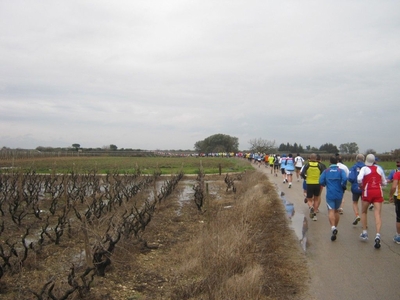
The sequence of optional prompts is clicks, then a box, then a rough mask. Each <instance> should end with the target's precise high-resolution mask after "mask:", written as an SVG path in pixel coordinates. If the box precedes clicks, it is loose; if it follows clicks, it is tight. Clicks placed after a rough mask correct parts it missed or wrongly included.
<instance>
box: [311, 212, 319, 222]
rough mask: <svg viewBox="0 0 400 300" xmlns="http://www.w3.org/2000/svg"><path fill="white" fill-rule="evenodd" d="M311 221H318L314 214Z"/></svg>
mask: <svg viewBox="0 0 400 300" xmlns="http://www.w3.org/2000/svg"><path fill="white" fill-rule="evenodd" d="M312 220H313V221H317V220H318V218H317V214H315V213H314V216H313V218H312Z"/></svg>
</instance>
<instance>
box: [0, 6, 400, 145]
mask: <svg viewBox="0 0 400 300" xmlns="http://www.w3.org/2000/svg"><path fill="white" fill-rule="evenodd" d="M399 14H400V3H397V2H396V1H361V0H359V1H351V2H348V1H335V2H331V1H301V2H299V1H284V2H272V1H264V2H260V1H246V2H243V1H181V0H179V1H178V0H176V1H160V0H158V1H116V2H109V1H85V2H82V1H67V2H54V1H41V2H40V3H33V2H31V1H19V0H16V1H2V2H1V3H0V36H1V38H0V66H1V68H0V107H1V110H0V126H1V128H2V129H3V130H2V133H0V146H7V147H20V148H35V147H37V146H54V147H59V146H60V147H65V146H71V145H72V143H80V144H81V145H82V146H83V147H102V146H103V145H109V144H115V145H117V146H118V147H119V148H142V149H192V148H193V145H194V143H195V142H196V141H198V140H202V139H204V138H206V137H208V136H210V135H212V134H215V133H225V134H229V135H232V136H236V137H238V138H239V141H240V147H241V148H242V149H246V148H247V147H248V146H249V144H248V141H249V140H250V139H253V138H258V137H261V138H264V139H268V140H275V141H276V142H277V144H280V143H287V142H289V143H294V142H296V143H300V144H302V145H303V146H305V145H311V146H316V147H319V146H320V145H322V144H324V143H326V142H329V143H333V144H336V145H337V146H339V145H340V144H342V143H346V142H356V143H357V144H358V145H359V147H360V150H362V151H365V150H366V149H368V148H373V149H375V150H377V151H390V150H392V149H396V148H399V145H398V144H397V143H396V141H395V139H393V138H392V136H393V135H394V134H395V131H394V128H395V126H393V125H392V123H391V122H394V121H395V120H396V118H397V107H398V105H397V103H398V99H399V94H400V88H399V85H398V82H400V72H399V65H400V30H399V28H400V16H399ZM390 120H392V121H390Z"/></svg>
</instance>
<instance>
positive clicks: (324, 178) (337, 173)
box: [319, 156, 347, 241]
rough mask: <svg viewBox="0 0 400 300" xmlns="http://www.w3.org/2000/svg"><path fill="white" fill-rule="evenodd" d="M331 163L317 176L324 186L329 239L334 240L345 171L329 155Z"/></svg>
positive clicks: (345, 178)
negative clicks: (329, 231) (329, 230)
mask: <svg viewBox="0 0 400 300" xmlns="http://www.w3.org/2000/svg"><path fill="white" fill-rule="evenodd" d="M330 163H331V165H330V166H329V168H327V169H326V170H324V171H323V172H322V174H321V176H320V177H319V183H320V185H322V186H326V205H327V207H328V218H329V223H330V225H331V240H332V241H335V240H336V235H337V233H338V230H337V226H338V223H339V218H340V214H339V210H338V209H339V208H340V205H341V203H342V199H343V193H344V191H345V190H346V185H347V176H346V172H345V171H344V170H342V169H340V168H339V167H338V166H337V158H336V156H331V158H330Z"/></svg>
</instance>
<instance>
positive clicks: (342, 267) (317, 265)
mask: <svg viewBox="0 0 400 300" xmlns="http://www.w3.org/2000/svg"><path fill="white" fill-rule="evenodd" d="M257 169H259V170H260V171H262V172H265V173H266V174H267V175H268V177H269V179H270V180H271V182H273V183H275V184H276V185H277V186H278V188H279V189H280V190H281V191H283V192H284V193H285V196H284V197H285V199H286V200H288V201H290V202H292V203H293V204H294V209H295V214H294V216H293V217H292V226H293V228H294V229H295V231H296V234H297V235H298V236H299V239H300V238H301V236H302V234H301V231H302V225H303V220H304V217H306V220H307V223H308V231H307V234H306V236H307V247H306V250H305V255H306V257H307V259H308V263H309V267H310V271H311V296H312V299H324V300H330V299H363V300H369V299H371V300H375V299H385V300H391V299H393V300H399V299H400V245H397V244H396V243H394V242H393V235H394V233H395V212H394V205H393V204H385V205H383V210H382V229H381V239H382V246H381V248H380V249H379V250H377V249H375V248H374V241H373V240H374V237H375V220H374V217H373V213H371V212H369V213H368V216H369V222H368V225H369V228H370V229H369V235H370V239H369V240H368V241H367V242H363V241H361V240H360V239H359V235H360V233H361V231H362V228H361V224H360V223H359V224H358V225H357V226H354V225H352V222H353V220H354V213H353V209H352V206H351V205H352V204H351V192H349V191H346V192H345V196H344V200H345V203H344V214H343V215H341V218H340V222H339V225H338V231H339V233H338V237H337V240H336V241H335V242H332V241H331V240H330V236H331V231H330V225H329V222H328V216H327V208H326V202H325V192H326V190H325V189H324V190H323V194H322V202H321V206H320V209H319V210H320V212H319V213H318V214H317V216H318V221H312V220H310V218H309V217H308V206H307V204H304V196H303V190H302V182H301V181H300V182H297V181H296V180H295V182H293V186H292V188H291V189H289V188H288V186H287V184H283V183H282V177H281V176H278V177H275V176H272V175H271V174H270V169H269V168H265V167H260V168H257Z"/></svg>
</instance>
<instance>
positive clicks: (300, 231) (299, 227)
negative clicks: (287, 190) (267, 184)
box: [280, 192, 308, 251]
mask: <svg viewBox="0 0 400 300" xmlns="http://www.w3.org/2000/svg"><path fill="white" fill-rule="evenodd" d="M280 195H281V199H282V202H283V204H284V205H285V209H286V215H287V216H288V218H289V220H290V224H291V227H292V229H293V230H294V231H295V233H296V235H297V237H298V238H299V240H300V244H301V247H302V248H303V250H304V251H306V248H307V231H308V220H307V218H306V216H304V214H299V213H297V214H296V213H295V212H296V211H295V208H294V204H293V203H292V202H290V201H289V200H287V199H286V197H285V194H284V193H283V192H280Z"/></svg>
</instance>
